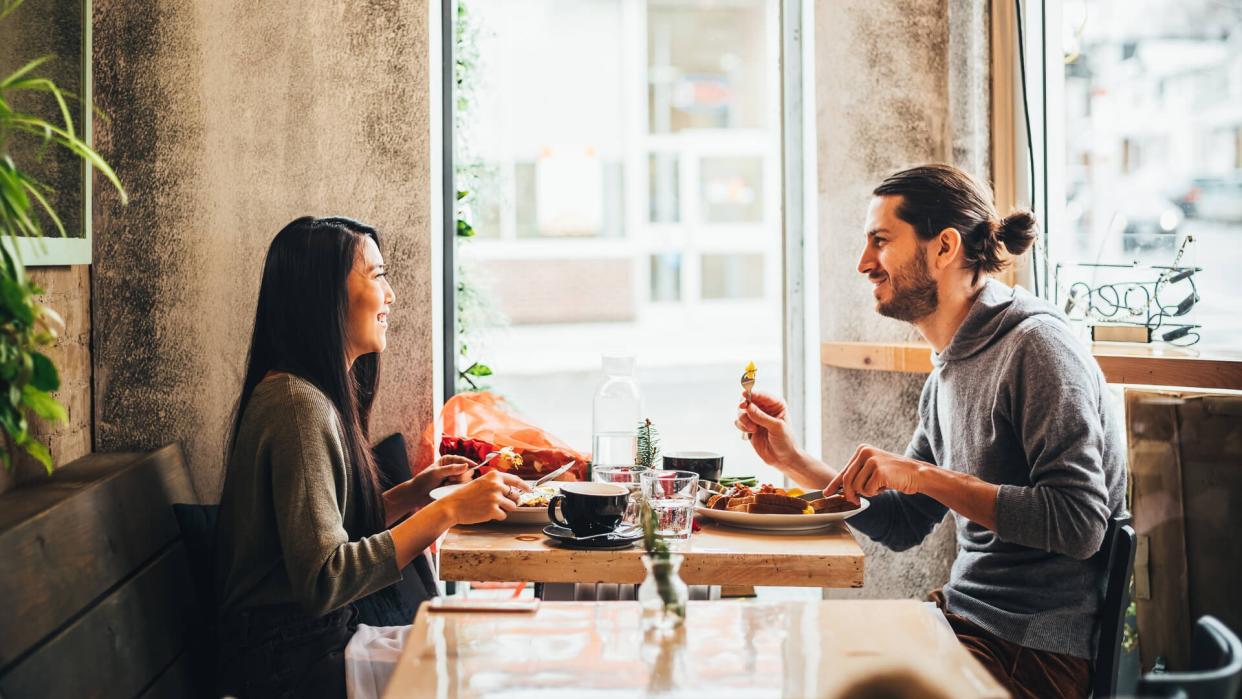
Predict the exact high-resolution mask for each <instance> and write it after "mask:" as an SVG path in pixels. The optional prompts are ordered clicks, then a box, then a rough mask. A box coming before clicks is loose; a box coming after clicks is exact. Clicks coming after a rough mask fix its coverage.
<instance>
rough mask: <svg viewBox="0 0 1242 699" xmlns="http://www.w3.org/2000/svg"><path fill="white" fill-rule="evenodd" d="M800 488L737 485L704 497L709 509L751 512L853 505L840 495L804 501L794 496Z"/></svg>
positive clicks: (805, 511) (816, 511) (786, 512)
mask: <svg viewBox="0 0 1242 699" xmlns="http://www.w3.org/2000/svg"><path fill="white" fill-rule="evenodd" d="M805 493H806V491H804V490H802V489H800V488H791V489H789V490H786V489H784V488H778V487H776V486H774V485H770V484H767V483H764V484H763V485H761V486H759V487H757V488H751V487H749V486H746V485H742V484H738V485H734V486H732V487H730V488H729V489H728V490H726V491H725V492H723V493H718V494H716V495H713V496H711V497H710V498H708V499H707V502H706V505H707V507H708V508H710V509H713V510H728V511H730V512H744V513H747V514H755V515H810V514H828V513H833V512H846V511H849V510H853V509H855V508H856V507H857V506H856V505H854V504H853V503H851V502H849V501H848V500H846V499H845V498H843V497H841V496H840V495H833V496H832V497H827V498H818V499H816V500H812V501H807V500H805V499H803V498H800V497H797V495H798V494H805Z"/></svg>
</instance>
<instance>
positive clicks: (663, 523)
mask: <svg viewBox="0 0 1242 699" xmlns="http://www.w3.org/2000/svg"><path fill="white" fill-rule="evenodd" d="M639 484H640V486H641V491H642V495H643V499H644V500H646V501H647V504H648V505H650V506H651V509H652V510H653V511H654V512H655V515H656V536H658V537H660V538H661V539H664V540H666V541H668V542H669V548H670V549H672V550H675V551H677V550H684V549H685V548H686V547H687V546H689V543H690V531H691V528H692V527H693V524H694V503H695V498H696V497H698V492H699V474H697V473H695V472H693V471H655V470H651V471H643V472H642V473H641V474H639Z"/></svg>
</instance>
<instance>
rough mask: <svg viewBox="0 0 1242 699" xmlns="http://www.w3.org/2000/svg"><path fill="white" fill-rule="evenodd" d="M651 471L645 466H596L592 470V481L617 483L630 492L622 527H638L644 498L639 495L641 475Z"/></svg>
mask: <svg viewBox="0 0 1242 699" xmlns="http://www.w3.org/2000/svg"><path fill="white" fill-rule="evenodd" d="M649 470H650V469H648V468H646V467H645V466H594V467H592V468H591V480H593V481H598V482H600V483H616V484H618V485H623V486H625V487H626V488H629V490H630V501H629V503H628V504H627V505H626V508H625V516H624V517H622V518H621V525H622V526H630V525H638V524H639V522H638V515H639V513H640V512H641V511H642V497H641V495H640V494H639V489H640V487H641V484H640V483H639V478H638V477H639V475H640V474H642V473H643V472H644V471H649Z"/></svg>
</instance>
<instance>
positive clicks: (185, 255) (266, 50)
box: [93, 0, 433, 500]
mask: <svg viewBox="0 0 1242 699" xmlns="http://www.w3.org/2000/svg"><path fill="white" fill-rule="evenodd" d="M94 20H95V91H96V99H97V102H98V103H99V106H100V107H101V108H102V109H103V110H104V111H105V112H106V113H108V114H109V115H110V117H111V123H110V125H102V124H101V125H100V127H99V129H98V130H99V137H98V140H97V142H98V145H99V147H100V148H101V150H102V151H103V153H104V154H105V156H106V157H108V158H109V160H110V161H111V162H112V164H113V166H114V167H115V168H116V170H117V172H118V173H119V174H120V176H121V178H122V179H123V180H124V181H125V184H126V186H127V187H128V189H129V192H130V196H131V203H130V205H129V206H128V207H121V206H119V205H118V202H117V201H116V198H115V196H114V195H112V194H111V193H110V192H108V191H101V192H100V193H99V194H98V197H97V208H96V222H95V260H94V277H93V294H94V301H95V305H94V317H95V325H94V328H93V330H94V350H95V355H94V368H95V386H96V392H95V410H96V448H97V449H98V450H100V451H113V450H126V449H151V448H153V447H156V446H158V445H161V444H164V443H166V442H169V441H172V440H181V441H182V443H183V446H184V448H185V451H186V456H187V457H188V459H189V463H190V466H191V470H192V475H193V479H194V483H195V486H196V488H197V490H198V492H199V495H200V497H203V498H205V499H209V500H214V499H215V498H216V497H218V492H219V486H220V484H221V482H222V478H223V470H222V465H223V460H224V450H225V442H226V438H227V425H228V423H229V418H230V415H231V411H232V410H233V407H234V405H233V403H234V401H235V400H236V398H237V391H238V390H239V388H240V383H241V375H242V371H243V369H244V367H243V362H244V359H245V352H246V348H247V345H248V342H249V333H250V330H251V325H252V322H253V317H254V308H255V300H256V294H257V291H258V285H259V277H260V273H261V266H262V261H263V256H264V254H265V252H266V249H267V246H268V243H269V242H270V240H271V239H272V237H273V236H274V235H275V234H276V232H277V231H278V230H279V229H280V228H281V227H282V226H283V225H284V224H285V223H287V222H289V221H290V220H292V219H293V218H295V217H297V216H300V215H303V214H312V215H328V214H344V215H348V216H352V217H355V218H358V219H361V220H363V221H366V222H368V223H371V224H372V225H375V226H376V227H378V228H379V230H380V232H381V235H382V236H383V238H382V240H383V241H384V242H383V253H384V255H385V258H386V261H387V263H388V267H389V269H390V271H391V274H390V278H391V281H392V285H393V287H394V289H395V291H396V295H397V302H396V304H395V305H394V311H393V313H394V315H393V317H392V321H391V327H390V330H389V350H388V351H387V353H386V354H385V357H384V360H385V375H384V380H383V385H382V388H381V396H380V399H379V406H378V409H377V414H376V416H375V419H374V420H373V428H372V432H373V434H374V435H375V436H376V437H379V436H382V435H384V434H387V433H389V432H392V431H396V430H398V429H403V430H407V437H408V436H413V435H414V434H415V433H416V432H417V430H418V428H419V426H421V425H422V424H424V423H425V422H426V421H428V420H429V419H430V418H431V416H432V410H433V408H432V406H433V400H432V356H433V350H432V328H431V318H432V316H431V311H430V309H431V299H432V288H431V270H432V266H431V265H432V261H431V236H432V230H431V219H430V213H429V212H430V206H431V196H432V194H431V190H430V180H429V178H430V172H431V166H430V163H429V157H430V146H429V139H430V128H429V124H430V104H429V100H430V97H429V96H430V86H429V83H428V77H429V76H428V70H429V68H428V58H429V52H428V30H429V27H428V8H427V5H426V3H425V2H424V1H423V0H372V1H370V2H361V3H355V2H348V3H347V2H343V1H340V0H336V1H333V2H315V3H306V2H300V1H298V0H266V1H265V2H261V3H255V2H250V1H248V0H212V2H198V3H185V2H180V1H179V0H152V1H150V2H144V3H134V2H127V1H125V0H95V17H94Z"/></svg>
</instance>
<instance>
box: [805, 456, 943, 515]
mask: <svg viewBox="0 0 1242 699" xmlns="http://www.w3.org/2000/svg"><path fill="white" fill-rule="evenodd" d="M926 466H928V464H925V463H923V462H922V461H918V460H916V459H907V458H906V457H904V456H898V455H897V454H893V453H891V452H887V451H884V450H883V449H876V448H875V447H873V446H870V445H867V444H863V445H860V446H859V447H858V450H857V451H855V452H854V457H853V458H851V459H850V462H849V464H847V465H846V467H845V469H844V470H842V471H841V472H840V473H838V474H837V477H836V478H833V479H832V482H830V483H829V484H828V487H827V488H824V495H835V494H836V492H837V491H838V490H842V491H844V492H843V494H844V495H845V499H846V500H849V501H850V502H852V503H854V504H856V505H857V504H858V496H860V495H865V496H867V497H871V496H872V495H876V494H878V493H880V492H881V491H884V490H899V491H901V492H903V493H906V494H908V495H913V494H914V493H917V492H919V487H920V483H919V476H920V474H921V473H922V469H923V468H924V467H926Z"/></svg>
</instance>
